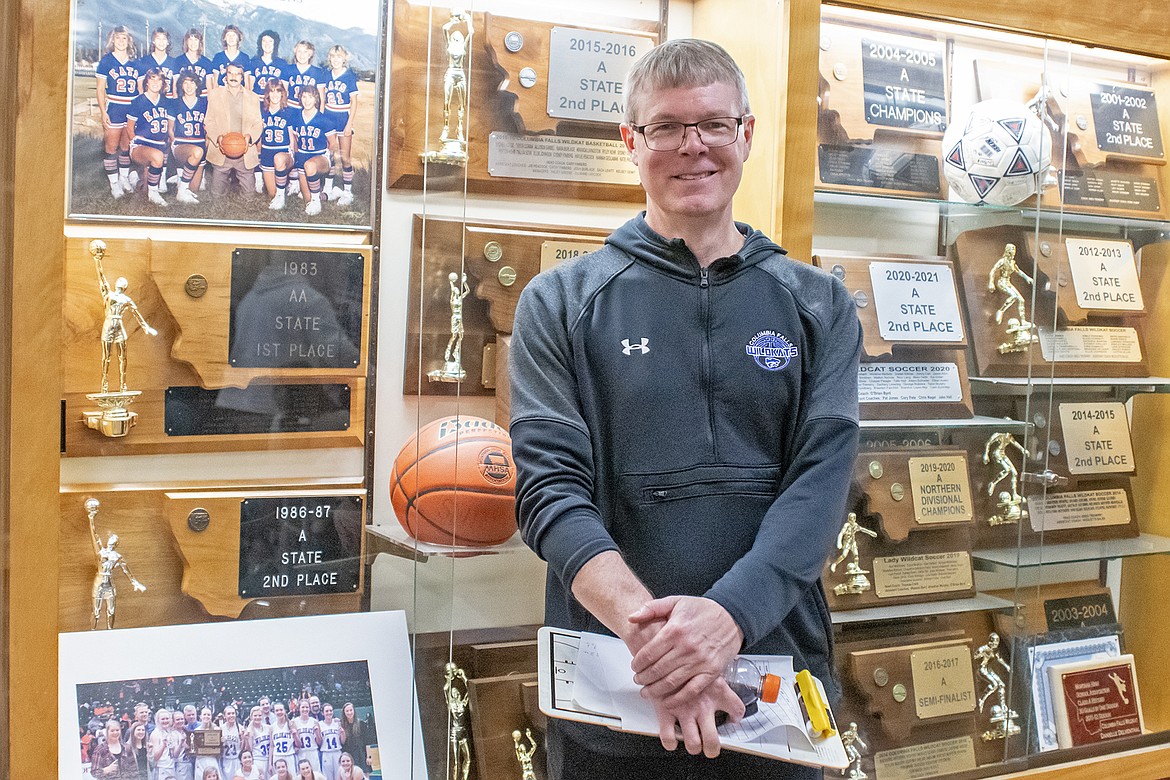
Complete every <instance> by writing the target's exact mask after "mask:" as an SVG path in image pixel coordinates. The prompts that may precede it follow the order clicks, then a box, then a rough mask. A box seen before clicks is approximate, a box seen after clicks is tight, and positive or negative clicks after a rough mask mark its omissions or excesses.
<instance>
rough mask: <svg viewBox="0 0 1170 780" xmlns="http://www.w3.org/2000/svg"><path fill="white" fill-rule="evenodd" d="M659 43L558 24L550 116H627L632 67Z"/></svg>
mask: <svg viewBox="0 0 1170 780" xmlns="http://www.w3.org/2000/svg"><path fill="white" fill-rule="evenodd" d="M653 46H654V41H653V39H652V38H649V37H641V36H637V35H622V34H619V33H610V32H602V31H600V30H587V29H583V28H578V27H554V28H552V31H551V32H550V33H549V54H548V115H549V116H551V117H556V118H557V119H578V120H584V121H587V122H612V123H614V124H616V123H618V122H620V121H622V119H623V118H624V116H625V110H626V97H625V95H624V94H623V92H624V90H625V82H626V72H627V71H629V69H630V66H631V65H633V64H634V61H635V60H637V59H638V58H639V57H641V56H642V55H643V54H645V53H646V52H648V51H650V49H651V48H653Z"/></svg>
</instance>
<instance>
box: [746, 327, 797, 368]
mask: <svg viewBox="0 0 1170 780" xmlns="http://www.w3.org/2000/svg"><path fill="white" fill-rule="evenodd" d="M747 353H748V354H749V355H751V356H752V357H753V358H755V361H756V365H757V366H759V367H760V368H762V369H764V370H766V371H779V370H780V369H782V368H784V367H785V366H787V365H788V364H789V363H791V362H792V361H793V360H794V359H795V358H796V356H797V350H796V347H795V346H794V345H793V343H792V342H791V341H789V340H788V339H786V338H784V337H783V336H781V335H780V334H779V333H777V332H776V331H774V330H761V331H760V332H759V333H757V334H756V335H755V336H752V340H751V341H749V342H748V343H747Z"/></svg>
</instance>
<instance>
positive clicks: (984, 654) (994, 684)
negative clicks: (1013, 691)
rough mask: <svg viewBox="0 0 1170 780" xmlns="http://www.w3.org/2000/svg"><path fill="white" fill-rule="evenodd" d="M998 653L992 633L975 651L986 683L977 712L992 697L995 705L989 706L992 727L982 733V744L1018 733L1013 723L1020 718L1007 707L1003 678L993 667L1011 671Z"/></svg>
mask: <svg viewBox="0 0 1170 780" xmlns="http://www.w3.org/2000/svg"><path fill="white" fill-rule="evenodd" d="M998 651H999V634H997V633H995V632H994V631H993V632H991V634H990V635H988V637H987V644H985V645H982V646H981V647H980V648H979V649H978V650H976V651H975V660H976V661H978V662H979V676H980V677H982V678H983V679H984V680H986V681H987V690H986V691H984V692H983V695H982V696H980V697H979V711H980V712H983V705H984V704H986V703H987V700H988V699H990V698H991V697H992V696H994V697H996V703H995V704H993V705H991V726H992V727H991V728H990V729H988V730H987V731H985V732H983V741H984V742H991V741H992V740H995V739H1004V738H1006V737H1010V736H1014V735H1016V734H1019V733H1020V727H1019V726H1018V725H1017V724H1016V722H1015V719H1016V718H1018V717H1020V716H1019V713H1017V712H1016V711H1015V710H1013V709H1010V708H1009V707H1008V705H1007V686H1006V685H1004V682H1003V678H1002V677H1000V676H999V672H997V671H996V670H995V667H996V666H999V667H1001V668H1002V669H1003V670H1004V671H1005V672H1010V671H1011V669H1009V668H1008V665H1007V663H1005V662H1004V660H1003V659H1002V658H1000V657H999V652H998Z"/></svg>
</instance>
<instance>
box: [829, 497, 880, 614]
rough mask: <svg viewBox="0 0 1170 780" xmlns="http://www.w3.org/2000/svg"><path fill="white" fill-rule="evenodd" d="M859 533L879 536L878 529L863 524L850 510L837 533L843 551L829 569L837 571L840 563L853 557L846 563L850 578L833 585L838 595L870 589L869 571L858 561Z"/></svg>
mask: <svg viewBox="0 0 1170 780" xmlns="http://www.w3.org/2000/svg"><path fill="white" fill-rule="evenodd" d="M858 533H863V534H866V535H868V536H871V537H873V538H875V539H876V538H877V532H876V531H871V530H869V529H868V528H866V527H865V526H863V525H861V523H859V522H857V513H856V512H850V513H849V517H848V518H847V519H846V520H845V525H843V526H841V531H840V533H838V534H837V549H838V550H840V551H841V554H840V555H838V556H837V560H835V561H833V562H832V563H831V564H830V565H829V571H831V572H834V573H835V572H836V571H837V566H838V565H840V564H841V563H843V562H844V561H845V559H846V558H852V560H850V561H849V563H847V564H846V565H845V575H846V576H847V577H848V578H849V579H848V580H847V581H845V582H843V583H841V584H840V585H836V586H834V587H833V592H834V593H836V594H837V595H838V596H844V595H846V594H854V595H857V594H860V593H865V592H866V591H867V590H869V589H870V584H869V578H868V577H866V576H865V575H866V574H869V571H868V570H866V569H863V568H861V564H860V563H859V562H858V558H859V557H860V552H859V551H858V549H857V534H858Z"/></svg>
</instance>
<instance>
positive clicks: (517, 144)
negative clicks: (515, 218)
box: [488, 131, 640, 184]
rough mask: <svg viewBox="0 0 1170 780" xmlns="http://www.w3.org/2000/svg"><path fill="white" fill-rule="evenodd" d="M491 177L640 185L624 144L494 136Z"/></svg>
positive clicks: (490, 142)
mask: <svg viewBox="0 0 1170 780" xmlns="http://www.w3.org/2000/svg"><path fill="white" fill-rule="evenodd" d="M488 173H489V174H490V175H491V176H505V177H511V178H516V179H552V180H555V181H578V182H594V183H597V184H638V182H639V181H640V180H639V178H638V169H637V168H635V167H634V164H633V163H632V162H630V155H629V152H627V151H626V145H625V144H624V143H622V142H621V141H606V140H603V139H599V138H571V137H565V136H548V135H533V136H526V135H520V134H518V133H505V132H500V131H497V132H494V133H492V134H491V135H489V136H488Z"/></svg>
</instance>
